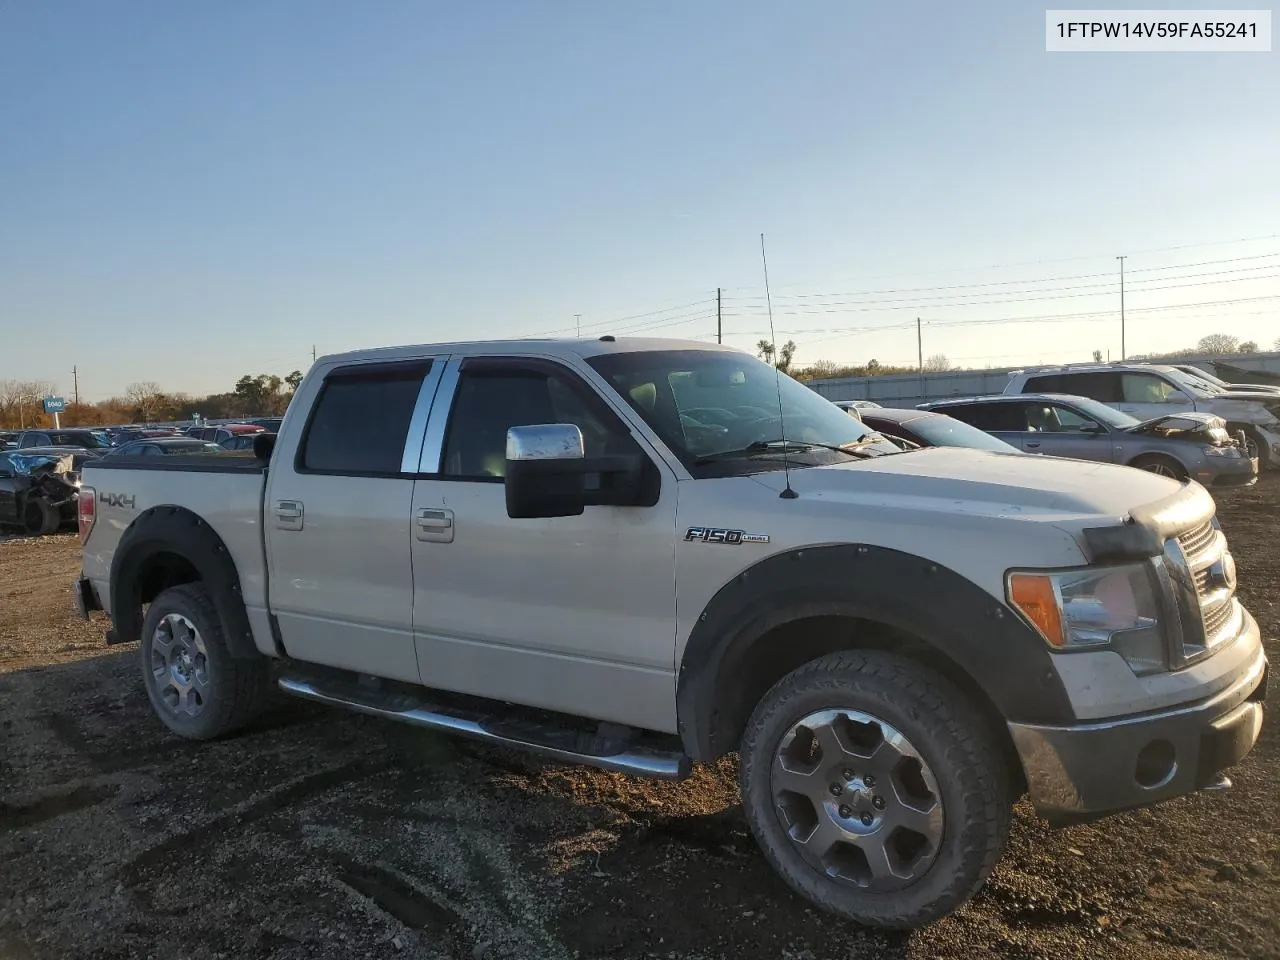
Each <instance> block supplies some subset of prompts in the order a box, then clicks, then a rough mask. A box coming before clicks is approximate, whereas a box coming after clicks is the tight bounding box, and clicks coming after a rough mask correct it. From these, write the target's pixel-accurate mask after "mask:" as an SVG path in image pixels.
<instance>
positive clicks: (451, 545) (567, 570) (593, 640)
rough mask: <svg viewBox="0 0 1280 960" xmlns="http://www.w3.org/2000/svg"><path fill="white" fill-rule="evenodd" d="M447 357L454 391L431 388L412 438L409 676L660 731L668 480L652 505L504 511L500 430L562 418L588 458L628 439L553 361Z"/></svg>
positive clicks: (670, 599)
mask: <svg viewBox="0 0 1280 960" xmlns="http://www.w3.org/2000/svg"><path fill="white" fill-rule="evenodd" d="M495 363H496V364H498V367H497V368H495V367H494V364H495ZM542 363H544V364H545V363H546V361H542ZM450 366H451V367H452V368H453V369H454V371H455V372H454V373H453V374H452V375H451V374H450V373H446V374H445V383H446V385H448V388H450V389H452V390H453V392H452V395H451V396H446V388H442V389H441V393H440V397H439V399H438V400H437V403H436V406H435V408H434V410H433V413H432V423H431V425H430V426H429V427H428V431H427V433H428V437H429V438H431V437H439V438H440V441H441V442H440V445H439V446H433V445H432V441H431V440H430V439H429V440H428V443H427V444H426V445H425V446H424V450H423V458H424V463H423V466H422V469H423V474H422V475H421V476H420V477H419V479H418V481H417V483H416V484H415V488H414V495H413V512H414V515H415V517H416V516H418V515H419V514H425V515H426V516H427V518H428V519H427V521H425V522H428V523H429V524H430V526H428V527H426V528H424V529H423V530H418V531H415V537H414V540H413V546H412V550H413V565H414V611H413V626H414V633H415V638H416V644H417V650H418V661H419V664H420V668H421V671H422V682H423V683H424V684H426V685H427V686H431V687H440V688H443V689H448V690H455V691H459V692H463V693H471V694H477V695H482V696H486V697H491V698H497V699H506V700H510V701H513V702H517V703H523V704H527V705H531V706H540V707H547V708H553V709H556V710H560V711H563V712H567V713H575V714H579V715H582V716H588V717H594V718H597V719H601V720H613V721H616V722H619V723H628V724H632V725H635V726H640V727H646V728H650V729H670V730H674V720H675V718H674V692H675V582H674V560H675V527H674V523H675V497H676V489H675V483H674V482H664V483H663V485H662V492H661V494H660V498H659V502H658V503H657V504H656V505H654V506H652V507H605V506H593V507H587V509H586V512H585V513H584V514H583V515H581V516H577V517H553V518H545V519H518V520H517V519H511V518H510V517H508V516H507V511H506V494H505V490H504V487H503V483H502V473H503V470H504V468H505V445H506V431H507V429H508V428H509V427H511V426H516V425H521V424H532V423H556V422H560V423H564V422H572V423H576V424H577V425H578V426H579V427H580V428H581V429H582V431H583V436H584V440H585V443H586V446H587V450H588V456H594V455H598V454H600V453H604V452H609V453H612V452H621V451H622V450H623V449H627V450H631V449H634V446H635V444H636V440H635V439H634V438H633V437H632V436H631V435H630V434H629V432H628V431H627V430H626V429H625V428H624V427H623V426H622V424H621V422H618V423H616V424H615V423H613V422H612V421H611V420H610V418H609V415H606V414H598V413H597V411H595V410H594V409H593V408H592V407H591V406H590V403H589V401H590V399H592V398H594V399H595V402H596V403H600V401H599V398H598V397H595V395H594V394H593V393H591V392H590V388H589V387H587V386H586V385H585V384H582V383H581V382H580V381H577V380H576V378H575V377H574V376H573V375H572V374H571V373H570V372H568V371H567V368H566V372H565V374H564V376H559V375H556V374H554V373H552V374H551V375H548V373H547V372H546V369H545V368H544V367H541V366H536V365H535V366H532V367H529V368H521V367H520V366H519V365H518V362H517V363H516V365H514V366H513V365H512V358H502V360H501V361H498V360H488V359H485V360H476V361H474V362H473V361H468V365H467V366H462V367H460V368H459V366H458V361H456V360H455V361H452V362H451V364H450ZM454 383H456V389H453V384H454ZM582 391H585V392H586V393H587V396H586V397H585V399H584V396H583V394H582ZM601 406H603V404H601ZM451 411H452V412H451ZM446 416H447V417H448V423H447V429H446V428H445V426H444V423H443V421H444V418H445V417H446ZM614 419H616V417H615V418H614ZM659 469H661V468H659ZM664 479H666V478H664ZM415 522H416V521H415ZM446 523H447V525H448V526H447V530H446V527H445V524H446ZM446 532H447V536H446ZM423 534H429V535H423Z"/></svg>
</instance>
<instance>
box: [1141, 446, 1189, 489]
mask: <svg viewBox="0 0 1280 960" xmlns="http://www.w3.org/2000/svg"><path fill="white" fill-rule="evenodd" d="M1129 466H1131V467H1135V468H1137V469H1138V470H1146V471H1147V472H1148V473H1155V474H1159V475H1160V476H1162V477H1168V478H1169V479H1170V480H1177V481H1178V482H1179V483H1181V482H1183V481H1185V480H1186V479H1187V478H1188V477H1189V476H1190V474H1189V473H1187V468H1186V467H1184V466H1183V465H1182V464H1180V463H1179V462H1178V461H1177V460H1174V459H1173V458H1172V457H1165V456H1161V455H1160V454H1158V453H1153V454H1148V455H1146V456H1142V457H1137V458H1136V459H1135V460H1134V461H1133V462H1132V463H1130V464H1129Z"/></svg>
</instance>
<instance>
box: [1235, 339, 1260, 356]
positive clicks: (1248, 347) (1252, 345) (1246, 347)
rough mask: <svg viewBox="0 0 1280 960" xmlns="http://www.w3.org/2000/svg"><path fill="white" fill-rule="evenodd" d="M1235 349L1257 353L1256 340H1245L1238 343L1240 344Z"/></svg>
mask: <svg viewBox="0 0 1280 960" xmlns="http://www.w3.org/2000/svg"><path fill="white" fill-rule="evenodd" d="M1236 349H1237V350H1239V351H1240V352H1241V353H1257V352H1258V341H1257V340H1246V341H1245V342H1244V343H1242V344H1240V346H1238V347H1237V348H1236Z"/></svg>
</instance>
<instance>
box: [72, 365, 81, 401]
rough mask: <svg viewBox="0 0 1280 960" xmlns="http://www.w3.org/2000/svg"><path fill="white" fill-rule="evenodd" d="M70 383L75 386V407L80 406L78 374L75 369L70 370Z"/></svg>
mask: <svg viewBox="0 0 1280 960" xmlns="http://www.w3.org/2000/svg"><path fill="white" fill-rule="evenodd" d="M71 382H72V383H73V384H75V388H74V389H75V398H76V406H77V407H78V406H80V372H79V370H78V369H77V368H76V367H72V368H71Z"/></svg>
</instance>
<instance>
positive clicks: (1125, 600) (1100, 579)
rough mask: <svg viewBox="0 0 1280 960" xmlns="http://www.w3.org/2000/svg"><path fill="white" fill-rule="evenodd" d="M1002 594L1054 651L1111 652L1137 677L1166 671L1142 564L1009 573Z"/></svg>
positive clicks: (1152, 589)
mask: <svg viewBox="0 0 1280 960" xmlns="http://www.w3.org/2000/svg"><path fill="white" fill-rule="evenodd" d="M1008 594H1009V603H1010V604H1011V605H1012V606H1013V607H1014V609H1016V610H1018V611H1020V612H1021V613H1022V615H1023V616H1025V617H1026V618H1027V619H1028V620H1029V621H1031V623H1032V624H1033V625H1034V626H1035V628H1036V629H1037V630H1038V631H1039V632H1040V635H1041V636H1042V637H1044V639H1045V642H1047V643H1048V644H1049V646H1050V647H1052V648H1053V649H1054V650H1057V651H1061V652H1064V653H1065V652H1069V651H1077V650H1098V649H1110V650H1114V651H1116V652H1117V653H1119V654H1120V656H1122V657H1123V658H1124V659H1125V662H1126V663H1128V664H1129V667H1130V668H1131V669H1132V670H1133V672H1134V673H1135V674H1138V675H1139V676H1141V675H1143V674H1147V673H1156V672H1158V671H1161V670H1165V669H1167V663H1166V658H1165V644H1164V638H1163V636H1162V635H1161V632H1160V605H1159V601H1158V597H1157V594H1156V586H1155V584H1154V583H1153V580H1152V574H1151V572H1150V570H1149V568H1148V567H1147V566H1146V565H1144V564H1132V565H1128V566H1117V567H1090V568H1086V569H1082V570H1068V571H1063V572H1060V573H1038V572H1020V573H1011V574H1009V579H1008Z"/></svg>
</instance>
